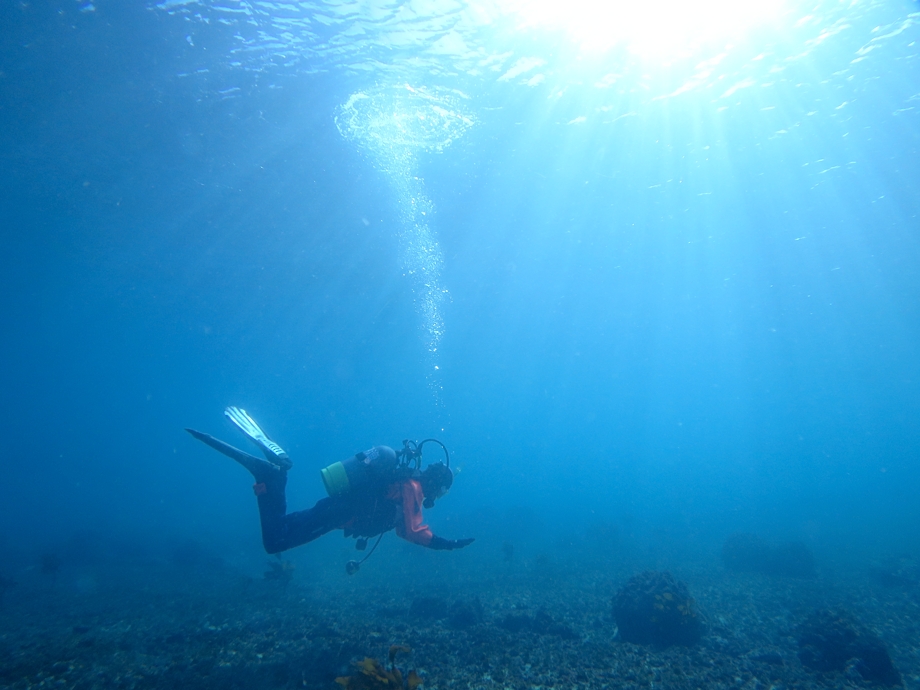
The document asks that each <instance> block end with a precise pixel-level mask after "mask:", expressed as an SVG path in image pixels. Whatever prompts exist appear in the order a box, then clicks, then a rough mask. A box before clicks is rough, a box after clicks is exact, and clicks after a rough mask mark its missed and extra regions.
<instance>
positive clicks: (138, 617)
mask: <svg viewBox="0 0 920 690" xmlns="http://www.w3.org/2000/svg"><path fill="white" fill-rule="evenodd" d="M392 541H393V542H395V541H396V540H392ZM412 549H413V547H411V546H408V545H400V546H398V547H393V546H391V548H389V550H387V549H381V552H380V553H379V554H376V555H375V556H374V559H373V560H371V561H369V562H368V563H367V564H365V565H364V566H363V567H362V569H361V571H360V572H358V573H357V574H356V575H354V576H352V577H349V576H347V575H345V573H344V572H343V570H342V568H341V567H340V566H341V565H342V564H341V563H339V562H337V561H336V560H335V559H334V558H333V559H327V555H328V554H321V555H320V556H317V555H316V554H315V553H314V554H312V555H311V554H310V552H309V551H302V553H300V554H299V555H297V556H291V558H292V559H294V560H292V561H291V562H292V563H293V564H294V565H295V566H297V567H296V568H294V569H293V570H292V571H291V573H290V574H291V575H292V576H291V578H290V581H288V582H286V581H285V580H286V578H287V576H286V575H285V574H284V573H281V574H280V576H279V577H271V574H272V573H274V574H276V575H277V574H278V569H277V568H270V567H268V565H266V566H265V568H264V570H265V571H266V572H268V573H270V577H269V578H263V577H262V576H261V573H260V572H258V571H256V572H253V568H249V571H248V572H247V570H246V568H240V567H237V566H234V565H231V564H227V563H224V562H221V561H219V560H213V559H208V558H191V559H190V558H183V559H172V560H170V559H148V560H146V561H136V562H120V561H114V562H111V561H110V562H105V563H96V564H90V565H83V566H81V567H79V568H77V567H74V568H72V569H69V568H68V567H67V566H66V564H64V565H63V566H62V567H61V568H60V570H59V571H58V568H56V567H55V568H51V569H47V568H46V570H52V571H53V572H39V570H38V569H28V568H26V569H21V570H19V571H18V574H16V573H14V577H12V578H11V579H13V580H15V581H16V584H15V585H12V586H10V587H9V588H8V589H7V591H6V592H5V595H4V597H3V601H2V604H0V687H2V688H15V689H20V688H21V689H25V688H195V689H197V690H205V689H209V688H215V689H216V688H310V689H317V690H319V689H321V688H323V689H328V690H339V689H340V686H339V685H336V682H335V679H336V678H337V677H340V676H343V675H348V674H349V673H353V670H352V669H353V668H354V662H357V661H360V660H362V659H364V658H365V657H373V658H375V659H379V660H381V662H383V663H385V662H386V659H387V654H388V650H389V648H390V646H391V645H406V646H408V647H409V648H411V653H400V655H399V656H398V658H397V664H398V665H399V666H400V667H401V668H403V670H404V671H407V670H408V669H414V670H416V671H417V672H418V674H419V675H420V676H421V678H422V680H423V682H424V686H423V687H424V688H427V689H428V690H436V689H442V690H448V689H460V688H462V689H463V690H467V689H471V688H475V689H478V688H483V689H490V690H491V689H496V690H497V689H508V690H523V689H524V688H543V689H549V688H631V689H632V688H635V689H642V690H647V689H650V688H675V689H678V688H679V689H687V690H696V689H698V688H749V689H752V690H753V689H758V688H763V689H765V690H766V689H768V688H773V689H775V690H780V689H785V688H790V689H791V688H856V687H879V686H873V685H872V683H870V682H867V681H865V680H864V679H863V678H861V677H860V676H859V674H856V673H853V672H852V669H848V670H846V671H841V672H836V671H835V672H828V673H820V672H817V671H813V670H810V669H808V668H806V667H805V666H803V664H802V663H801V661H800V658H799V639H798V636H797V632H796V631H797V630H798V627H799V626H800V625H801V624H802V621H803V620H805V619H806V618H807V616H808V615H809V614H810V613H812V612H813V611H815V610H816V609H819V608H822V607H834V608H836V609H840V610H846V611H847V612H849V613H850V614H852V616H853V617H854V618H855V619H858V620H859V621H860V622H861V624H863V625H865V626H866V627H867V629H870V630H872V631H873V633H874V634H875V635H877V636H878V638H879V639H880V640H881V641H882V642H883V643H884V645H885V646H886V647H887V650H888V652H889V654H890V656H891V659H892V661H893V663H894V665H895V667H896V668H897V669H898V670H899V671H900V674H901V678H902V679H903V686H904V687H908V688H920V589H918V588H917V587H916V586H915V585H913V584H912V583H911V582H909V581H908V582H898V581H895V582H888V581H885V580H884V578H879V577H872V575H871V573H870V571H869V569H868V567H867V568H865V569H860V568H855V569H853V570H851V571H847V572H843V573H834V574H829V573H820V572H819V574H818V576H817V577H814V578H801V579H797V578H782V577H771V576H767V575H760V574H748V573H734V572H728V571H726V570H725V569H724V568H723V567H722V565H721V564H720V563H719V561H718V558H712V557H701V558H699V559H698V560H695V561H693V562H676V563H675V562H670V563H665V564H661V563H644V562H642V559H641V558H633V559H630V558H617V559H614V558H610V559H609V560H604V558H603V557H601V558H598V557H592V558H587V559H586V558H583V557H582V556H581V555H580V554H577V553H569V554H565V553H563V554H558V555H552V556H546V555H537V556H535V557H532V558H529V559H524V558H520V559H517V558H516V557H514V556H513V555H512V554H511V553H506V554H505V555H504V557H502V554H501V552H500V551H497V550H494V549H493V550H492V551H489V549H488V548H482V549H480V550H479V552H478V553H477V550H476V548H472V547H471V548H470V549H467V550H465V551H464V552H462V553H453V554H448V553H430V552H426V553H422V554H419V553H417V551H420V550H416V551H413V550H412ZM267 560H268V559H266V561H267ZM339 560H341V558H340V559H339ZM259 563H260V564H261V563H262V561H259ZM663 566H666V567H667V569H668V570H669V571H670V572H671V573H672V574H673V575H674V576H675V577H676V578H678V579H679V580H680V581H682V582H684V583H686V585H687V587H688V588H689V591H690V593H691V595H692V596H693V597H694V598H695V600H696V606H697V607H698V611H699V614H700V616H701V618H702V621H703V631H704V632H703V635H702V638H701V639H700V641H699V642H698V643H696V644H693V645H692V646H689V647H684V646H670V647H666V648H657V647H655V646H644V645H635V644H630V643H626V642H623V641H621V640H620V639H619V638H618V634H617V632H618V631H617V625H616V621H615V620H614V618H613V615H612V612H611V601H612V598H613V596H614V594H615V593H616V592H617V590H618V588H620V587H621V586H622V585H623V583H624V582H626V581H627V580H628V579H629V578H630V577H631V576H632V575H634V574H635V573H636V572H638V571H641V570H643V569H648V568H652V569H654V568H658V569H664V567H663ZM261 569H262V568H261V567H259V569H258V570H261ZM381 687H385V685H382V686H381Z"/></svg>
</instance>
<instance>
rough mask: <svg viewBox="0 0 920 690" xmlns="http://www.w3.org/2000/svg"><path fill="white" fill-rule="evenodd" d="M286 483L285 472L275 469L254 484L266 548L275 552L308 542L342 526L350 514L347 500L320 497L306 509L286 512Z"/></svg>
mask: <svg viewBox="0 0 920 690" xmlns="http://www.w3.org/2000/svg"><path fill="white" fill-rule="evenodd" d="M286 484H287V474H286V473H284V472H276V473H275V474H274V475H272V476H270V477H267V480H266V481H264V482H260V483H258V484H256V485H255V486H254V487H253V488H254V490H255V493H256V497H257V498H258V500H259V516H260V517H261V519H262V544H263V545H264V546H265V551H266V552H268V553H278V552H280V551H287V550H288V549H293V548H294V547H295V546H300V545H301V544H306V543H307V542H311V541H313V540H314V539H318V538H319V537H321V536H323V535H324V534H326V533H327V532H331V531H332V530H334V529H337V528H339V527H341V526H342V525H343V524H345V522H347V521H348V519H349V518H350V517H351V513H352V510H351V507H350V506H349V504H348V503H347V502H346V501H343V500H341V499H335V498H324V499H321V500H319V501H317V502H316V505H315V506H313V507H312V508H309V509H308V510H300V511H297V512H296V513H287V501H286V500H285V496H284V487H285V485H286Z"/></svg>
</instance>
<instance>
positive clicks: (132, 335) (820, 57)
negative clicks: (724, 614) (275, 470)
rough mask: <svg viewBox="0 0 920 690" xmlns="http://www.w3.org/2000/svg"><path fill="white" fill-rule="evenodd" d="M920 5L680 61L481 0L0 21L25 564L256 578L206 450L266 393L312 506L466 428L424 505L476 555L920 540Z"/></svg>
mask: <svg viewBox="0 0 920 690" xmlns="http://www.w3.org/2000/svg"><path fill="white" fill-rule="evenodd" d="M483 8H486V9H483ZM489 8H491V9H489ZM487 10H488V11H487ZM490 12H491V14H489V13H490ZM918 12H920V7H918V5H917V4H916V3H915V2H907V1H906V0H899V1H896V2H858V3H853V4H852V5H847V4H841V3H837V2H831V1H830V0H819V1H818V2H817V3H801V2H797V1H796V0H789V2H788V3H787V4H786V5H785V9H784V10H783V11H782V12H780V13H779V15H778V16H777V17H776V18H774V19H773V20H772V22H771V23H770V24H769V25H764V26H759V27H753V28H750V29H748V30H746V31H744V32H742V33H739V34H737V35H734V36H730V37H721V38H719V39H717V40H716V39H714V40H713V41H710V42H708V43H705V44H701V45H695V44H694V45H689V47H687V49H686V50H685V51H684V52H685V53H686V54H682V55H677V56H674V55H671V56H668V57H667V58H666V59H665V58H660V59H656V58H655V57H654V56H649V55H637V54H636V53H635V52H631V51H630V47H629V46H628V45H624V44H623V43H622V42H621V43H615V44H613V45H609V46H606V47H605V48H604V49H601V50H597V49H595V50H587V49H584V50H583V49H582V48H581V47H580V46H579V43H578V41H577V39H575V38H573V37H572V36H571V35H569V34H566V33H565V32H560V31H557V30H555V29H554V28H553V27H548V26H542V27H533V26H523V25H522V23H521V21H520V17H517V16H515V15H514V13H513V12H511V11H510V10H508V11H507V12H506V11H502V10H501V9H500V6H496V7H492V6H491V5H488V6H487V5H479V6H476V5H474V6H470V5H466V4H464V3H461V2H456V3H432V4H426V3H405V2H395V1H394V2H391V3H357V4H353V5H344V4H323V3H315V4H310V3H302V4H297V5H285V4H283V3H278V4H272V3H259V4H254V5H251V4H248V3H245V2H240V3H234V2H230V1H229V0H208V1H206V2H166V3H162V4H160V5H157V4H148V5H143V4H140V3H114V2H109V1H108V0H100V2H98V3H97V4H96V3H87V2H72V1H68V2H52V3H18V4H12V3H10V4H8V5H7V6H6V7H4V8H3V10H2V14H0V16H2V23H3V26H4V28H3V31H2V32H0V35H2V38H0V45H2V62H0V160H2V168H0V175H2V187H0V189H2V192H0V228H2V236H3V251H2V253H0V262H2V264H0V285H2V292H3V295H4V298H3V300H2V301H0V304H2V307H0V309H2V323H3V337H2V338H0V361H2V362H3V365H2V366H0V377H2V378H0V391H2V392H3V395H2V398H0V412H2V418H3V424H2V428H3V437H4V452H3V460H2V466H3V477H4V481H3V484H2V488H0V548H3V549H4V550H5V551H6V552H7V553H8V554H16V558H17V559H18V561H16V562H19V563H22V564H27V563H28V562H30V559H33V558H34V555H35V554H38V553H41V552H43V551H48V550H55V549H62V548H65V547H63V546H62V544H66V543H68V540H69V539H71V538H72V535H74V534H80V533H82V534H86V533H89V534H93V535H96V537H94V539H95V538H98V540H99V541H101V542H105V543H109V542H119V543H133V544H135V545H137V544H144V543H155V542H158V541H160V540H162V539H164V538H168V539H183V538H191V539H196V540H200V541H201V542H204V543H207V544H209V545H210V548H213V549H215V550H216V551H219V552H221V553H224V554H226V555H227V557H228V558H230V557H232V558H239V559H241V560H242V561H245V560H246V559H247V558H249V559H253V562H259V563H262V562H263V561H262V560H261V555H260V553H261V544H260V541H259V534H258V520H257V514H256V511H255V507H254V505H253V499H252V497H251V494H250V491H249V488H248V487H249V478H248V477H247V476H246V473H245V472H244V471H243V470H241V469H240V468H239V467H236V466H235V465H233V463H232V462H231V461H229V460H227V459H226V458H223V457H221V456H218V455H217V454H216V453H213V452H212V451H210V450H209V449H207V448H205V447H204V446H201V445H200V444H196V443H195V442H194V441H193V440H192V439H191V438H190V437H188V436H187V435H186V434H185V432H184V431H183V428H184V427H187V426H191V427H195V428H198V429H201V430H203V431H208V432H210V433H214V434H215V435H217V436H220V437H222V438H226V439H227V440H230V441H233V442H238V443H242V440H241V439H240V438H239V437H238V436H234V432H233V430H232V429H231V428H230V427H229V426H228V425H226V423H225V421H224V420H223V417H222V414H221V412H222V410H223V408H224V407H225V406H226V405H239V406H241V407H244V408H246V409H247V410H248V411H249V412H250V413H251V414H252V415H253V416H254V417H255V418H256V419H258V420H259V421H260V422H261V423H262V424H263V425H264V426H265V427H266V429H267V430H268V431H269V432H270V433H271V435H272V436H273V437H274V438H275V440H277V441H278V442H279V443H281V444H282V445H283V446H284V447H285V448H286V449H287V450H288V452H289V453H290V454H291V456H292V458H293V459H294V461H295V468H294V471H293V472H292V474H291V479H290V482H289V502H290V505H291V507H292V508H301V507H307V506H308V505H311V504H312V502H313V501H314V500H316V499H318V498H320V497H321V496H322V495H323V489H322V484H321V482H320V478H319V473H318V470H319V468H321V467H324V466H325V465H327V464H329V463H331V462H334V461H336V460H340V459H344V458H346V457H348V456H350V455H351V454H353V453H354V452H356V451H358V450H360V449H364V448H367V447H369V446H371V445H374V444H388V445H393V446H399V445H400V444H401V442H402V439H404V438H416V439H420V438H425V437H429V436H434V437H437V438H439V439H441V440H443V441H444V443H446V444H447V446H448V447H449V448H450V450H451V458H452V461H453V463H454V466H455V467H456V468H457V469H459V470H460V472H459V474H458V476H457V479H456V482H455V484H454V488H453V490H452V491H451V493H450V496H449V497H448V498H447V499H445V500H444V501H442V502H439V505H438V506H437V508H436V509H435V510H433V511H431V513H430V514H429V515H428V518H429V519H430V523H431V525H432V527H433V528H434V529H435V531H436V532H438V533H440V534H443V535H444V536H446V537H450V538H454V537H463V536H475V537H477V538H478V539H479V541H478V542H477V544H476V545H474V547H471V548H481V549H483V550H484V552H485V550H487V549H488V548H491V547H490V546H489V544H498V543H500V542H501V541H502V540H503V539H508V538H514V539H518V540H524V539H530V540H533V541H535V542H540V541H541V540H542V541H545V542H547V543H548V542H550V541H552V540H556V539H559V538H569V537H571V538H586V539H590V538H591V535H590V530H591V529H592V525H596V524H600V523H604V524H613V525H617V528H618V529H619V531H620V533H621V535H623V538H624V539H627V540H632V541H633V542H634V543H635V544H640V545H642V547H643V548H648V549H652V550H654V549H655V548H656V547H657V546H658V545H661V544H668V545H669V546H668V548H672V549H676V551H677V552H678V553H683V552H685V553H688V554H689V553H693V552H695V551H698V550H700V549H702V550H706V549H709V550H712V551H714V550H715V549H717V548H718V545H719V544H721V541H722V540H723V539H724V538H725V536H726V535H728V534H730V533H732V532H736V531H751V532H756V533H759V534H763V535H765V536H767V537H768V538H771V539H777V540H784V539H788V540H800V541H804V542H805V543H807V544H808V545H809V547H810V548H811V549H812V550H813V551H814V552H815V553H816V554H817V558H818V561H819V565H821V564H824V566H825V567H826V566H827V564H830V563H834V562H839V561H841V560H845V559H846V557H847V556H852V555H853V554H858V556H859V557H860V558H863V557H865V558H872V557H881V556H884V555H885V554H890V553H900V552H905V551H907V552H909V551H912V550H916V549H917V547H918V546H920V545H918V543H917V530H916V525H917V520H918V518H920V510H918V501H917V495H918V488H920V469H918V457H920V456H918V452H920V426H918V421H917V420H918V418H920V416H918V415H920V271H918V266H920V238H918V231H920V221H918V213H920V194H918V193H917V189H918V187H920V57H918V56H920V44H918V41H920V16H918ZM613 21H615V19H614V20H613ZM431 459H436V458H431ZM525 533H526V534H525ZM332 538H333V537H328V539H332ZM313 548H315V546H314V545H309V546H306V547H303V549H301V550H302V551H306V557H309V551H310V549H313ZM495 548H497V547H495ZM493 550H494V549H493ZM382 551H383V552H384V553H385V547H382ZM316 553H322V554H323V555H322V558H321V559H319V560H318V562H317V563H316V567H318V568H329V569H331V570H338V569H340V567H341V562H340V561H341V560H342V559H338V560H336V557H335V556H334V555H333V557H332V558H329V557H328V554H325V552H319V551H317V552H316ZM378 558H381V556H378ZM382 558H384V559H385V558H386V556H385V555H384V556H382ZM10 562H12V561H10ZM23 567H25V566H23Z"/></svg>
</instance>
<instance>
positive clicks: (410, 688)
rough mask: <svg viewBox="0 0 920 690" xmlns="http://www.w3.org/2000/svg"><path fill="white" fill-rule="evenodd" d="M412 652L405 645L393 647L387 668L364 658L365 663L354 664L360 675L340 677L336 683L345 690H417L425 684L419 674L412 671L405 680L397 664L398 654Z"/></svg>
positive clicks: (369, 658)
mask: <svg viewBox="0 0 920 690" xmlns="http://www.w3.org/2000/svg"><path fill="white" fill-rule="evenodd" d="M411 651H412V650H411V649H410V648H409V647H407V646H405V645H399V644H394V645H391V646H390V651H389V653H388V655H387V657H388V660H389V661H388V664H387V667H384V666H383V664H381V663H380V662H379V661H377V660H376V659H374V658H373V657H369V656H368V657H364V660H363V661H356V662H355V664H354V665H355V668H356V669H357V670H358V673H356V674H353V675H350V676H339V677H338V678H336V679H335V682H336V683H338V684H339V685H341V686H342V687H343V688H344V690H392V689H397V690H403V689H405V690H416V688H418V687H419V686H420V685H421V684H422V682H423V681H422V679H421V677H420V676H419V675H418V673H416V672H415V670H410V671H409V672H408V673H407V674H406V677H405V678H403V674H402V671H400V670H399V669H398V668H397V667H396V664H395V661H396V656H397V654H409V653H411Z"/></svg>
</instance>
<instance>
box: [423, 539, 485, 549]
mask: <svg viewBox="0 0 920 690" xmlns="http://www.w3.org/2000/svg"><path fill="white" fill-rule="evenodd" d="M474 541H476V540H475V539H473V538H470V539H442V538H441V537H432V538H431V542H429V544H428V548H429V549H434V550H435V551H453V550H454V549H462V548H463V547H464V546H469V545H470V544H472V543H473V542H474Z"/></svg>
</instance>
